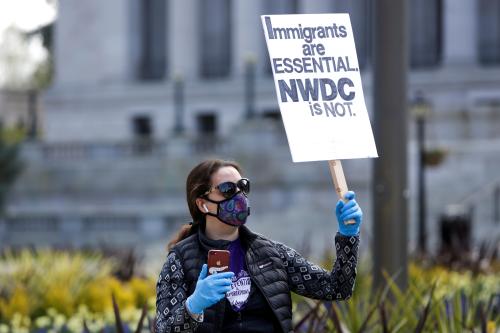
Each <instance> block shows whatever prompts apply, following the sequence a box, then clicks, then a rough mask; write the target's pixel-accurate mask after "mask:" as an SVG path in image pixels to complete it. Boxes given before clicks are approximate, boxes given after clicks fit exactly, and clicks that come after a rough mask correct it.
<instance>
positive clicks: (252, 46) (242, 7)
mask: <svg viewBox="0 0 500 333" xmlns="http://www.w3.org/2000/svg"><path fill="white" fill-rule="evenodd" d="M232 10H233V12H232V15H231V26H232V29H233V32H234V33H233V34H232V36H231V38H232V57H233V59H232V61H231V63H232V75H233V76H237V77H242V76H243V75H244V73H245V66H246V63H247V61H255V62H257V63H261V62H263V61H269V59H264V57H263V56H262V54H264V52H263V51H262V48H263V47H264V46H265V45H264V44H265V42H264V32H263V31H262V28H261V26H262V24H261V22H260V15H261V12H262V9H261V2H260V1H248V0H235V1H234V2H233V9H232Z"/></svg>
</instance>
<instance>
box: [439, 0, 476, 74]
mask: <svg viewBox="0 0 500 333" xmlns="http://www.w3.org/2000/svg"><path fill="white" fill-rule="evenodd" d="M442 13H443V14H442V15H443V64H444V65H457V64H458V65H460V64H464V63H466V64H475V63H477V54H478V45H477V43H476V41H477V33H476V31H477V16H478V2H477V1H468V0H444V1H443V10H442Z"/></svg>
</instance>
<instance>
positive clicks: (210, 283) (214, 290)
mask: <svg viewBox="0 0 500 333" xmlns="http://www.w3.org/2000/svg"><path fill="white" fill-rule="evenodd" d="M207 270H208V268H207V264H204V265H203V267H202V268H201V272H200V275H199V277H198V282H196V289H195V290H194V292H193V294H192V295H191V296H189V297H188V299H187V301H186V306H187V307H188V310H189V312H191V313H195V314H199V313H202V312H203V310H204V309H206V308H208V307H210V306H212V305H214V304H215V303H217V302H218V301H220V300H221V299H223V298H224V296H226V293H227V292H228V291H230V290H231V283H232V280H231V279H232V278H233V276H234V273H233V272H224V273H217V274H212V275H209V276H207Z"/></svg>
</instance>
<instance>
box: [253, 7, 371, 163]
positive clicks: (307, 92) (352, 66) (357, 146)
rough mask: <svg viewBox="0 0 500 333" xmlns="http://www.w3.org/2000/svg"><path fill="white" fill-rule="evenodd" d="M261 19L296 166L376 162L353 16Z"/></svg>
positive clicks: (267, 17) (336, 15)
mask: <svg viewBox="0 0 500 333" xmlns="http://www.w3.org/2000/svg"><path fill="white" fill-rule="evenodd" d="M261 19H262V25H263V28H264V34H265V36H266V42H267V48H268V50H269V56H270V60H271V67H272V69H273V75H274V82H275V86H276V94H277V97H278V102H279V106H280V110H281V115H282V118H283V122H284V125H285V130H286V134H287V138H288V143H289V145H290V150H291V153H292V159H293V161H294V162H305V161H320V160H339V159H351V158H367V157H378V155H377V148H376V147H375V141H374V139H373V133H372V128H371V125H370V119H369V118H368V112H367V110H366V105H365V98H364V95H363V86H362V83H361V75H360V72H359V65H358V58H357V56H356V47H355V45H354V36H353V33H352V28H351V21H350V19H349V14H298V15H297V14H294V15H263V16H261Z"/></svg>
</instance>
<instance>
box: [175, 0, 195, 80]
mask: <svg viewBox="0 0 500 333" xmlns="http://www.w3.org/2000/svg"><path fill="white" fill-rule="evenodd" d="M198 9H199V3H198V1H196V0H172V1H171V2H170V8H169V9H168V15H169V19H168V32H169V36H168V40H169V43H168V46H167V48H168V49H167V50H168V51H167V52H168V53H167V54H168V61H169V64H168V66H167V68H168V71H169V73H170V75H167V77H169V78H174V77H176V76H179V75H180V76H182V77H183V78H185V79H186V80H189V79H194V78H196V77H198V76H199V73H200V70H199V68H200V61H199V54H200V52H199V45H200V38H201V37H200V36H199V27H198V24H197V23H198V22H199V19H198Z"/></svg>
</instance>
